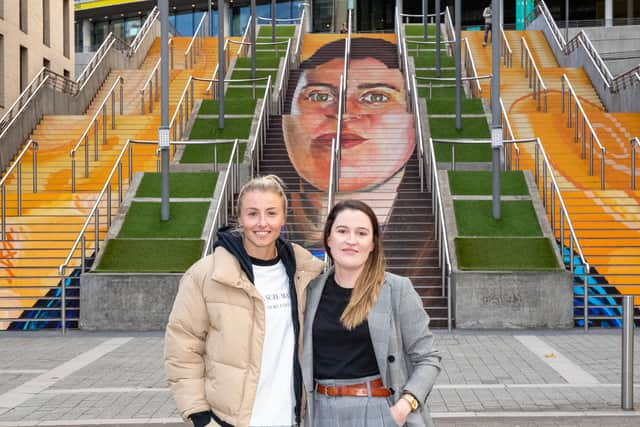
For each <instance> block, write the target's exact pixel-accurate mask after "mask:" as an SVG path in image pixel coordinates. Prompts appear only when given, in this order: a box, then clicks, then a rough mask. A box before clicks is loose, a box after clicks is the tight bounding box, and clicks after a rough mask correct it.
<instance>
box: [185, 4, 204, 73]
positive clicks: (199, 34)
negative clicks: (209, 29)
mask: <svg viewBox="0 0 640 427" xmlns="http://www.w3.org/2000/svg"><path fill="white" fill-rule="evenodd" d="M207 14H208V12H204V13H203V14H202V18H200V22H199V23H198V26H197V27H196V30H195V31H194V32H193V37H191V41H190V42H189V45H188V46H187V50H185V51H184V68H187V69H191V68H193V63H194V62H195V61H194V60H193V56H194V55H195V56H196V57H197V56H198V55H199V53H200V48H201V47H202V43H203V38H204V37H205V34H204V32H205V28H206V27H205V25H204V23H205V22H206V19H207ZM194 46H195V49H193V48H194ZM187 64H189V66H188V67H187Z"/></svg>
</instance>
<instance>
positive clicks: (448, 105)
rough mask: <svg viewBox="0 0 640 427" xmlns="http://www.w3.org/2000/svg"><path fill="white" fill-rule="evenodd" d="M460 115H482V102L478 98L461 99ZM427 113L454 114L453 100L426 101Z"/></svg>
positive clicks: (454, 104) (454, 102) (454, 105)
mask: <svg viewBox="0 0 640 427" xmlns="http://www.w3.org/2000/svg"><path fill="white" fill-rule="evenodd" d="M461 101H462V102H461V103H460V104H461V107H462V114H484V110H483V109H482V100H480V99H479V98H464V97H463V98H462V99H461ZM427 111H428V112H429V114H455V113H456V101H455V99H436V98H434V99H427Z"/></svg>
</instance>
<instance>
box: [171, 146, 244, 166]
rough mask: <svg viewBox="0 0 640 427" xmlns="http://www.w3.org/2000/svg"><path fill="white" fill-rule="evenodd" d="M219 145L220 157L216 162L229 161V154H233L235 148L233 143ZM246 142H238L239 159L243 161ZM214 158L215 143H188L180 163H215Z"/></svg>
mask: <svg viewBox="0 0 640 427" xmlns="http://www.w3.org/2000/svg"><path fill="white" fill-rule="evenodd" d="M217 146H218V157H217V159H216V160H217V162H216V163H228V162H229V156H231V150H232V149H233V144H231V143H229V144H217ZM245 147H246V144H245V143H240V144H238V149H239V151H240V152H239V153H238V154H239V155H238V157H239V159H240V161H241V162H242V159H244V151H245ZM213 160H214V147H213V144H199V145H187V146H186V147H185V149H184V152H183V153H182V158H181V159H180V163H182V164H191V163H208V164H211V163H213Z"/></svg>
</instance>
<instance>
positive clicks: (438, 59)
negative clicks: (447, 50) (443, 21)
mask: <svg viewBox="0 0 640 427" xmlns="http://www.w3.org/2000/svg"><path fill="white" fill-rule="evenodd" d="M436 77H440V0H436Z"/></svg>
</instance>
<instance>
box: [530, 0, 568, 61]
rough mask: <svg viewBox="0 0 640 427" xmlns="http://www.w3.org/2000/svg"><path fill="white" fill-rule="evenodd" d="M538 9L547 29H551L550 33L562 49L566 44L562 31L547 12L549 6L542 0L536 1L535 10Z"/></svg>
mask: <svg viewBox="0 0 640 427" xmlns="http://www.w3.org/2000/svg"><path fill="white" fill-rule="evenodd" d="M537 9H539V11H540V15H542V17H543V19H544V20H545V21H546V22H547V25H548V26H549V29H550V30H551V34H552V35H553V38H554V39H555V41H556V44H557V45H558V47H559V48H560V49H562V50H563V51H564V47H565V45H566V44H567V42H566V41H565V39H564V37H563V36H562V32H561V31H560V28H558V26H557V25H556V21H555V20H554V19H553V15H551V12H549V8H548V7H547V5H546V3H545V2H544V1H543V0H540V1H538V3H537V4H536V10H537Z"/></svg>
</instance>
